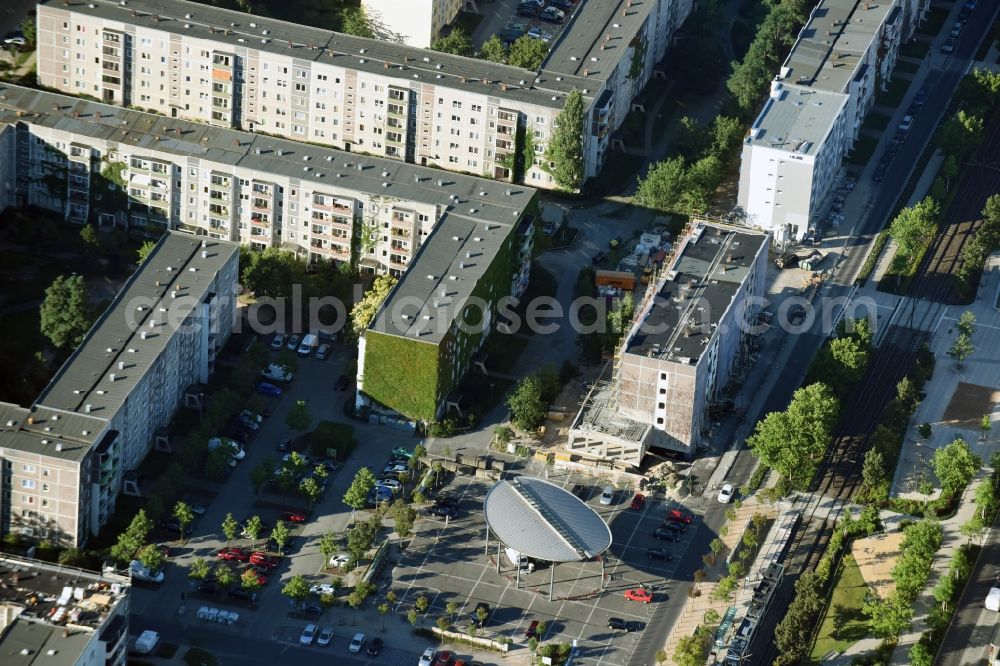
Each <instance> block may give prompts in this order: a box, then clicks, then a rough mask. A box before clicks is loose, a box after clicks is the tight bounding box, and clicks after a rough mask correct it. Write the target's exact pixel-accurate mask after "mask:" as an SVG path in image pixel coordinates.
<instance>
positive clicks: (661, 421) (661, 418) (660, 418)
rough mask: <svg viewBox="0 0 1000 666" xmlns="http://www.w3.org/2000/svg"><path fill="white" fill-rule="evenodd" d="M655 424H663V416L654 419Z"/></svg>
mask: <svg viewBox="0 0 1000 666" xmlns="http://www.w3.org/2000/svg"><path fill="white" fill-rule="evenodd" d="M656 425H663V417H662V416H661V417H659V418H657V419H656Z"/></svg>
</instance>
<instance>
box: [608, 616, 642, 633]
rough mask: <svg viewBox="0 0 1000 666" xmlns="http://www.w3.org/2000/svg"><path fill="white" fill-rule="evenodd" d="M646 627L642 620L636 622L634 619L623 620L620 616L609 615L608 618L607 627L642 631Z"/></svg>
mask: <svg viewBox="0 0 1000 666" xmlns="http://www.w3.org/2000/svg"><path fill="white" fill-rule="evenodd" d="M645 628H646V624H645V623H644V622H638V621H636V620H627V621H626V620H623V619H621V618H620V617H609V618H608V629H617V630H619V631H627V632H632V631H642V630H643V629H645Z"/></svg>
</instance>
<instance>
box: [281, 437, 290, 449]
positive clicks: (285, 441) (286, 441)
mask: <svg viewBox="0 0 1000 666" xmlns="http://www.w3.org/2000/svg"><path fill="white" fill-rule="evenodd" d="M291 448H292V440H291V438H287V439H283V440H281V441H280V442H278V450H279V451H290V450H291Z"/></svg>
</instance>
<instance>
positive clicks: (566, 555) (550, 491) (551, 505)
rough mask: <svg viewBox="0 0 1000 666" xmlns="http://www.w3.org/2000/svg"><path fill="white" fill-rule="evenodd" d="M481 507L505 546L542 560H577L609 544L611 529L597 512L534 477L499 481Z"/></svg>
mask: <svg viewBox="0 0 1000 666" xmlns="http://www.w3.org/2000/svg"><path fill="white" fill-rule="evenodd" d="M483 511H484V513H485V515H486V524H487V525H488V526H489V528H490V530H491V531H492V533H493V535H494V536H495V537H496V538H497V539H499V540H500V541H501V542H502V543H503V544H504V545H505V546H507V547H508V548H513V549H514V550H516V551H517V552H519V553H521V554H522V555H526V556H528V557H532V558H535V559H539V560H543V561H545V562H579V561H581V560H587V559H590V558H593V557H596V556H597V555H600V554H601V553H603V552H604V551H606V550H607V549H608V548H609V547H610V546H611V530H610V529H609V528H608V524H607V523H605V522H604V519H603V518H601V516H600V515H599V514H598V513H597V512H596V511H594V510H593V509H592V508H590V507H589V506H587V504H586V503H585V502H583V501H582V500H580V498H578V497H576V496H575V495H573V493H571V492H569V491H567V490H564V489H563V488H560V487H559V486H557V485H556V484H554V483H552V482H550V481H546V480H544V479H539V478H537V477H533V476H515V477H514V478H512V479H510V480H504V481H500V482H499V483H497V484H496V485H495V486H493V487H492V488H491V489H490V490H489V492H487V493H486V499H485V501H484V502H483Z"/></svg>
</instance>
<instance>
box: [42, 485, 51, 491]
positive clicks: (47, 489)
mask: <svg viewBox="0 0 1000 666" xmlns="http://www.w3.org/2000/svg"><path fill="white" fill-rule="evenodd" d="M42 492H43V493H47V492H49V484H47V483H43V484H42Z"/></svg>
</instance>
